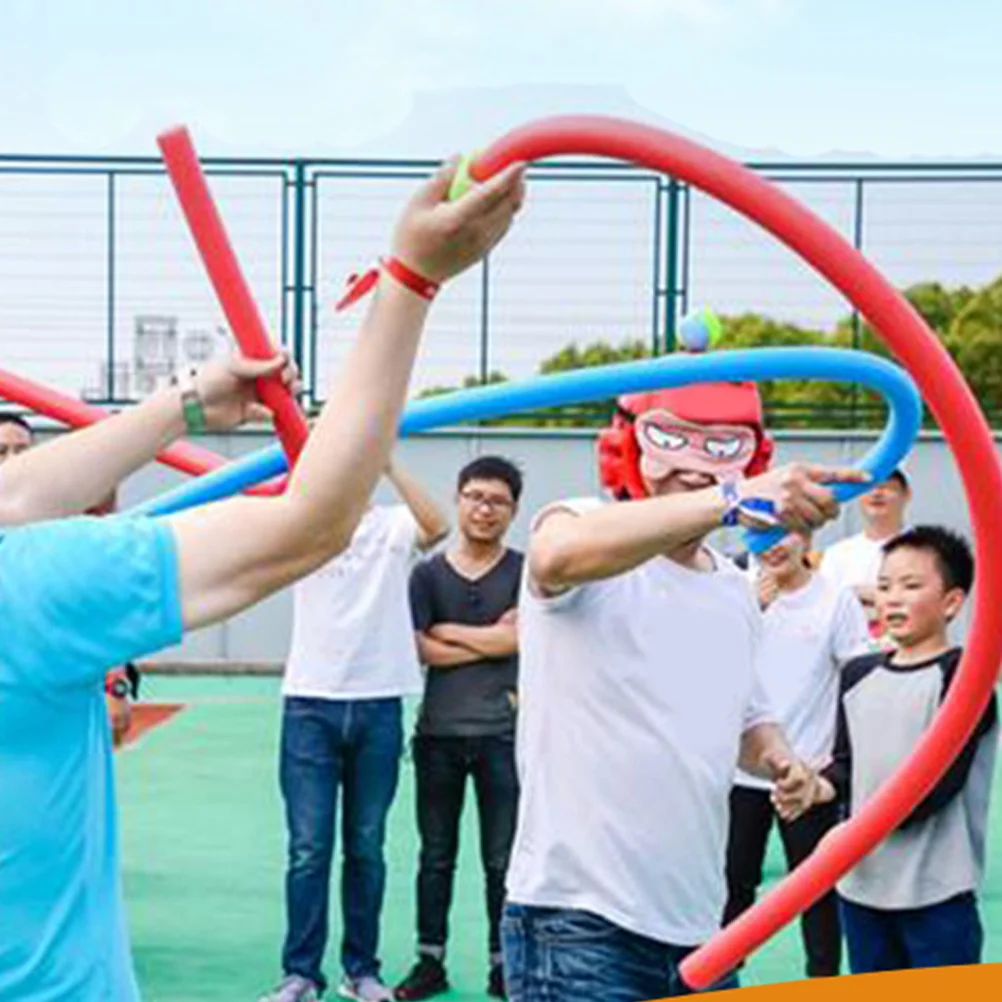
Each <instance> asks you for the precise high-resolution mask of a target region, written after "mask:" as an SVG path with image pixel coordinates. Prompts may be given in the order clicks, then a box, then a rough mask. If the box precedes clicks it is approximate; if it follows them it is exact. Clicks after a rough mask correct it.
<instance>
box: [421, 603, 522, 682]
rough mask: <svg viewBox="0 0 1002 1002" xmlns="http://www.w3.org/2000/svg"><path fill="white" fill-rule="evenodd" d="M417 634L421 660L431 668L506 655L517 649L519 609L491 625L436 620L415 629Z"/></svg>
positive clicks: (509, 612) (446, 666)
mask: <svg viewBox="0 0 1002 1002" xmlns="http://www.w3.org/2000/svg"><path fill="white" fill-rule="evenodd" d="M416 637H417V645H418V653H419V655H420V657H421V661H422V663H423V664H426V665H428V666H429V667H430V668H458V667H459V666H460V665H464V664H471V663H473V662H474V661H485V660H491V659H494V658H506V657H508V656H509V655H511V654H514V653H515V652H516V651H517V650H518V612H517V610H516V609H509V610H508V611H507V612H506V613H505V614H504V615H503V616H501V618H500V619H498V621H497V622H496V623H492V624H491V625H490V626H466V625H464V624H462V623H436V624H435V625H434V626H432V627H429V629H427V630H419V631H417V633H416Z"/></svg>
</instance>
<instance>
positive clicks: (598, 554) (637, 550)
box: [529, 464, 865, 595]
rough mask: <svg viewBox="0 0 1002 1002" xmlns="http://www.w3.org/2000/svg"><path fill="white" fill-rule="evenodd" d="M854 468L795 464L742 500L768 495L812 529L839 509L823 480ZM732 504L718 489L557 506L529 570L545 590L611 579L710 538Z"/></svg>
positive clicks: (793, 522) (746, 490) (539, 534)
mask: <svg viewBox="0 0 1002 1002" xmlns="http://www.w3.org/2000/svg"><path fill="white" fill-rule="evenodd" d="M862 479H865V475H863V474H860V473H859V472H858V471H857V470H853V469H841V468H827V467H820V466H803V465H800V464H793V465H791V466H785V467H781V468H779V469H777V470H771V471H769V472H768V473H764V474H762V475H761V476H758V477H754V478H752V479H750V480H745V481H743V482H742V483H741V485H740V486H739V491H740V493H741V494H742V496H743V497H756V498H764V499H767V500H770V501H772V502H773V504H774V505H775V511H776V517H777V518H779V519H780V521H781V522H782V523H783V524H784V525H787V526H788V527H790V528H791V529H794V528H805V529H814V528H816V527H817V526H819V525H823V524H824V523H825V522H826V521H828V520H829V519H831V518H833V517H834V516H835V514H837V511H838V508H837V505H836V504H835V501H834V499H833V497H832V493H831V491H830V490H829V489H828V488H826V487H822V486H821V484H822V483H823V482H830V483H831V482H842V481H844V482H850V483H852V482H858V481H860V480H862ZM726 508H727V505H726V502H725V500H724V497H723V494H722V492H721V491H720V490H719V489H718V488H717V487H709V488H706V489H704V490H696V491H689V492H686V493H679V494H670V495H665V496H663V497H654V498H647V499H645V500H641V501H629V502H622V503H618V504H609V505H605V506H603V507H602V508H599V509H597V510H595V511H590V512H586V513H583V514H580V515H576V514H574V513H572V512H570V511H565V510H562V509H559V508H558V509H555V510H554V511H553V513H551V514H550V515H549V516H548V517H547V518H545V519H544V520H543V521H542V523H541V524H540V525H539V527H538V528H537V530H536V532H535V533H534V534H533V537H532V540H531V542H530V545H529V573H530V575H531V577H532V581H533V583H534V585H535V586H536V587H537V588H538V589H539V590H540V591H541V592H542V593H543V594H550V595H556V594H558V593H560V592H561V591H566V590H567V589H568V588H572V587H574V586H575V585H580V584H585V583H587V582H589V581H597V580H601V579H603V578H609V577H614V576H616V575H617V574H623V573H625V572H626V571H629V570H632V569H633V568H634V567H638V566H639V565H640V564H643V563H645V562H646V561H648V560H650V559H651V558H652V557H655V556H658V555H659V554H662V553H666V552H670V551H671V550H673V549H676V548H677V547H680V546H684V545H686V544H687V543H690V542H692V541H693V540H696V539H699V538H701V537H703V536H705V535H706V534H707V533H708V532H710V531H711V530H713V529H714V528H716V527H717V526H718V525H720V523H721V520H722V518H723V516H724V514H725V511H726Z"/></svg>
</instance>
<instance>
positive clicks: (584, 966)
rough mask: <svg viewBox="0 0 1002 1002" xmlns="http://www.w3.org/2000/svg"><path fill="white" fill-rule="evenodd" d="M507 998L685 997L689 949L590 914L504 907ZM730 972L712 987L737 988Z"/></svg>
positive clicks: (633, 1001)
mask: <svg viewBox="0 0 1002 1002" xmlns="http://www.w3.org/2000/svg"><path fill="white" fill-rule="evenodd" d="M501 928H502V938H503V941H504V968H505V983H506V985H507V987H508V998H509V999H510V1000H511V1002H582V1000H584V999H601V1000H602V1002H644V1000H646V999H662V998H668V997H670V996H674V995H689V994H691V991H690V989H689V988H688V987H687V986H686V985H685V984H684V983H683V981H682V979H681V977H680V976H679V973H678V967H679V964H681V962H682V960H683V959H684V958H685V957H686V955H687V954H689V953H690V952H692V949H693V948H692V947H686V946H673V945H671V944H670V943H660V942H657V941H656V940H653V939H647V938H646V937H644V936H638V935H637V934H636V933H632V932H627V931H626V930H625V929H621V928H620V927H619V926H616V925H613V924H612V923H611V922H608V921H606V920H605V919H603V918H599V916H597V915H592V914H590V913H589V912H582V911H572V910H568V909H559V908H530V907H526V906H524V905H511V904H510V905H508V906H507V907H506V908H505V913H504V920H503V922H502V926H501ZM737 987H738V979H737V976H736V975H734V974H731V975H729V976H728V977H727V978H726V979H724V980H723V981H720V982H718V983H717V984H716V985H714V989H713V990H715V991H720V990H723V989H726V988H737Z"/></svg>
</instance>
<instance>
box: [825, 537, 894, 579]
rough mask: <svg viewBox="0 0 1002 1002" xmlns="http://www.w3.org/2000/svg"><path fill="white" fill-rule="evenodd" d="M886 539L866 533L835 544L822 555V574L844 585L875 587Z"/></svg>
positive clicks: (887, 539) (888, 538)
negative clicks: (876, 537)
mask: <svg viewBox="0 0 1002 1002" xmlns="http://www.w3.org/2000/svg"><path fill="white" fill-rule="evenodd" d="M892 538H893V537H891V536H888V537H887V538H886V539H870V537H869V536H867V535H866V533H864V532H860V533H857V534H856V535H855V536H849V537H848V538H846V539H842V540H839V542H837V543H833V544H832V545H831V546H829V547H828V549H827V550H825V552H824V553H823V554H822V555H821V568H820V570H821V573H822V574H824V576H825V577H826V578H828V579H829V580H830V581H831V582H832V584H834V585H837V586H838V587H841V588H873V587H874V586H875V585H876V584H877V575H878V574H879V573H880V561H881V559H882V558H883V555H884V544H885V543H886V542H888V541H889V540H890V539H892Z"/></svg>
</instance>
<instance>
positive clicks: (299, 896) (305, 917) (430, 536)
mask: <svg viewBox="0 0 1002 1002" xmlns="http://www.w3.org/2000/svg"><path fill="white" fill-rule="evenodd" d="M386 473H387V479H388V480H389V481H390V483H391V484H392V485H393V486H394V488H395V489H396V491H397V493H398V494H399V495H400V497H401V499H402V500H403V502H404V504H400V505H390V506H382V505H372V506H370V507H369V509H368V510H367V511H366V512H365V514H364V515H363V517H362V520H361V522H360V523H359V525H358V528H357V529H356V530H355V533H354V535H353V536H352V538H351V542H350V544H349V545H348V548H347V549H346V550H344V551H343V552H342V553H341V554H339V555H338V556H337V557H335V558H334V559H333V560H331V561H330V562H329V563H327V564H326V565H324V566H323V567H321V568H320V569H319V570H317V571H315V572H314V573H313V574H311V575H310V576H309V577H306V578H303V579H302V580H301V581H300V582H298V584H297V585H296V587H295V591H294V615H293V627H292V645H291V649H290V651H289V659H288V663H287V665H286V670H285V679H284V683H283V687H282V692H283V696H284V709H283V719H282V738H281V754H280V767H279V772H280V779H281V788H282V796H283V799H284V801H285V810H286V824H287V826H288V832H289V839H288V844H289V859H288V868H287V871H286V880H285V894H286V913H287V929H286V937H285V945H284V948H283V951H282V966H283V970H284V978H283V982H282V984H281V985H280V986H279V987H278V988H277V989H276V990H275V992H273V993H271V994H270V995H266V996H264V998H265V999H268V1000H281V1002H286V999H290V1000H295V1002H299V1000H300V999H307V998H315V997H318V996H319V995H320V994H321V993H322V992H323V991H324V989H325V988H326V985H327V981H326V978H325V977H324V974H323V970H322V965H323V959H324V952H325V950H326V946H327V929H328V921H327V920H328V901H329V898H330V874H331V864H332V861H333V855H334V830H335V816H336V809H337V798H338V794H339V792H340V794H341V797H342V802H341V815H342V826H341V827H342V832H343V838H344V847H343V850H342V851H343V858H344V861H343V867H342V874H341V902H342V920H343V932H342V944H341V964H342V967H343V968H344V980H343V982H342V984H341V986H340V988H339V990H338V994H339V995H340V996H341V997H342V998H349V999H361V1000H363V1002H368V1000H380V999H392V998H393V993H392V991H391V990H390V989H389V988H388V987H387V986H386V985H384V984H383V983H382V980H381V979H380V976H379V967H380V965H379V960H378V957H377V951H378V943H379V921H380V914H381V911H382V904H383V892H384V885H385V873H386V868H385V863H384V861H383V841H384V836H385V830H386V817H387V814H388V813H389V810H390V806H391V804H392V803H393V798H394V796H395V794H396V789H397V780H398V777H399V769H400V758H401V754H402V751H403V705H402V704H403V700H402V697H403V696H405V695H411V694H415V693H419V692H420V691H421V688H422V677H421V668H420V665H419V664H418V658H417V651H416V647H415V643H414V632H413V630H412V628H411V615H410V604H409V599H408V581H409V577H410V571H411V567H412V564H413V562H414V560H415V558H416V556H417V554H418V553H419V552H420V551H424V550H427V549H429V548H431V547H432V546H434V545H435V544H436V543H438V542H439V541H440V540H442V539H444V538H445V537H446V536H447V535H448V532H449V522H448V518H447V516H446V514H445V513H444V511H442V509H441V508H440V507H439V506H438V504H437V503H436V502H435V501H434V500H432V498H431V497H430V496H429V495H428V494H427V493H426V492H425V490H424V488H422V487H421V486H420V485H419V484H418V483H417V482H416V481H415V480H414V479H413V478H412V477H411V476H410V475H409V474H407V473H405V472H404V470H403V469H401V468H400V466H398V465H396V464H395V463H393V462H392V461H391V462H390V464H389V466H388V467H387V471H386Z"/></svg>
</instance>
